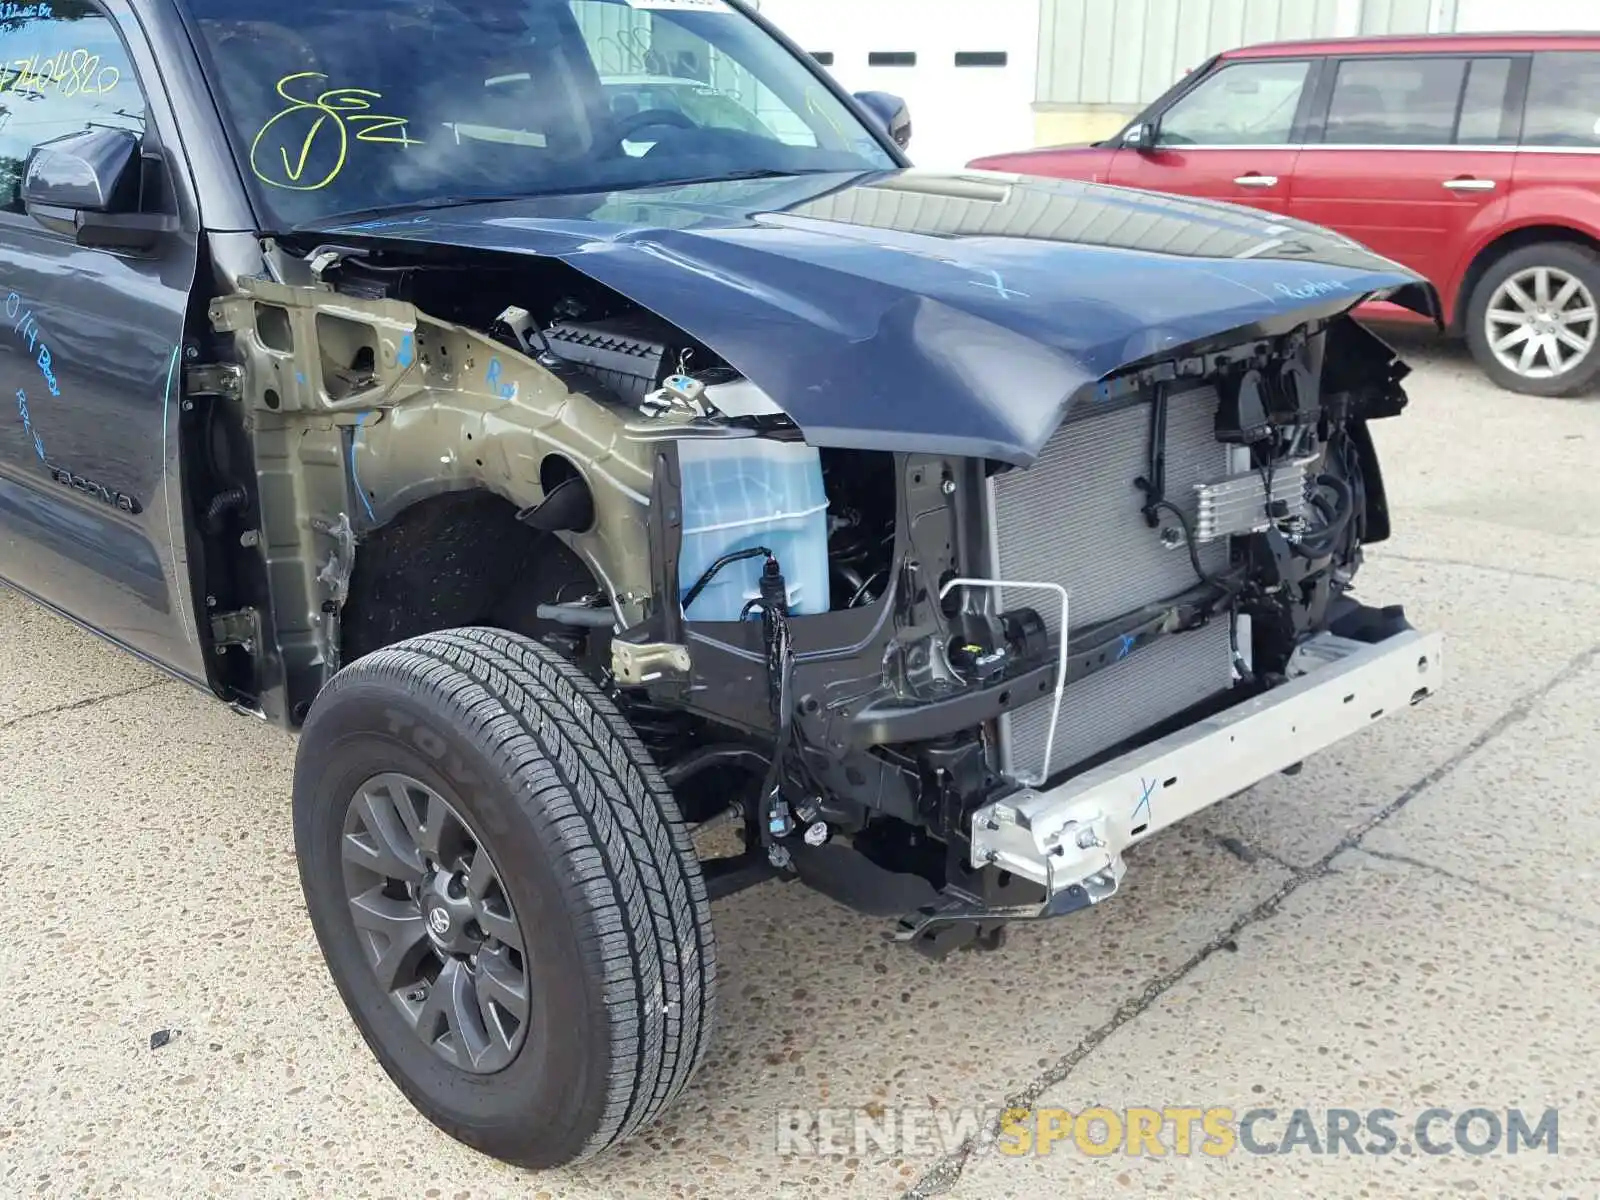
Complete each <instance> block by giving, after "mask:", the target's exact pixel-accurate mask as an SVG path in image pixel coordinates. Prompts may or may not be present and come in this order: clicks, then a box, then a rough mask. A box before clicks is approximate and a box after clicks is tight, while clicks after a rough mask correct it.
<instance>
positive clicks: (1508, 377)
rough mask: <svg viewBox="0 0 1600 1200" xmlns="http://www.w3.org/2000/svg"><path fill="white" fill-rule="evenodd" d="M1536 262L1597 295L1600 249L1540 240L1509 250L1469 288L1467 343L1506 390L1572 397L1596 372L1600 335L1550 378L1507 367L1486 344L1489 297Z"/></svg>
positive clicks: (1599, 370) (1599, 289)
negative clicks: (1581, 284)
mask: <svg viewBox="0 0 1600 1200" xmlns="http://www.w3.org/2000/svg"><path fill="white" fill-rule="evenodd" d="M1535 267H1551V268H1555V269H1557V270H1560V271H1564V272H1565V273H1566V274H1568V275H1570V276H1572V277H1573V278H1575V279H1578V280H1580V281H1581V282H1582V283H1583V284H1584V286H1585V287H1587V288H1588V289H1589V294H1590V295H1591V296H1594V297H1600V254H1596V253H1595V252H1594V251H1593V250H1591V249H1589V248H1588V247H1587V246H1580V245H1577V244H1575V243H1572V242H1539V243H1537V244H1535V245H1532V246H1524V247H1523V248H1522V249H1520V250H1513V251H1512V252H1511V253H1510V254H1507V255H1506V256H1505V257H1504V258H1501V259H1499V260H1497V261H1496V262H1494V263H1492V264H1491V265H1490V267H1489V269H1488V270H1487V271H1486V272H1484V275H1483V278H1482V279H1480V280H1478V282H1477V285H1476V286H1475V287H1474V288H1473V289H1472V296H1471V298H1470V299H1469V301H1468V304H1467V317H1466V334H1467V345H1468V346H1469V347H1470V348H1471V350H1472V356H1473V358H1475V359H1477V360H1478V365H1479V366H1481V367H1482V368H1483V369H1484V371H1485V373H1487V374H1488V376H1489V378H1490V379H1492V380H1494V382H1495V383H1497V384H1498V385H1499V386H1501V387H1503V388H1505V389H1506V390H1507V391H1512V392H1520V393H1522V394H1523V395H1526V396H1571V395H1574V394H1576V393H1578V392H1581V391H1583V390H1584V389H1586V388H1587V387H1589V386H1590V385H1591V384H1592V383H1594V382H1595V380H1596V377H1597V376H1600V338H1597V339H1596V341H1595V344H1594V346H1593V347H1591V348H1590V350H1589V352H1588V353H1587V354H1585V355H1584V356H1583V358H1582V359H1580V360H1579V361H1578V362H1576V363H1574V364H1573V365H1572V366H1570V367H1568V368H1567V369H1566V370H1564V371H1562V372H1561V373H1560V374H1559V375H1552V376H1550V377H1549V378H1543V379H1538V378H1529V377H1528V376H1525V375H1521V374H1518V373H1517V372H1516V371H1513V370H1511V369H1510V368H1509V367H1507V366H1506V365H1505V364H1504V363H1502V362H1501V361H1500V360H1499V359H1498V358H1496V357H1495V353H1494V351H1493V349H1491V348H1490V345H1489V333H1488V329H1487V317H1488V310H1489V303H1490V300H1491V299H1492V298H1493V296H1494V294H1495V292H1496V291H1497V290H1498V289H1499V288H1500V286H1501V285H1502V284H1503V283H1505V281H1506V280H1507V279H1510V278H1511V277H1512V276H1514V275H1517V274H1519V273H1521V272H1523V271H1527V270H1529V269H1530V268H1535Z"/></svg>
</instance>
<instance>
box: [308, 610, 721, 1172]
mask: <svg viewBox="0 0 1600 1200" xmlns="http://www.w3.org/2000/svg"><path fill="white" fill-rule="evenodd" d="M294 830H295V849H296V852H297V854H298V856H299V860H300V878H301V883H302V885H303V887H304V889H305V895H306V904H307V907H308V908H309V910H310V915H311V922H312V926H313V927H314V929H315V931H316V935H317V940H318V942H319V943H320V945H321V947H322V953H323V957H324V959H325V960H326V961H327V964H328V969H329V971H330V972H331V973H332V975H333V979H334V982H335V984H336V985H337V986H338V989H339V992H340V995H341V996H342V997H343V998H344V1002H345V1004H346V1006H347V1007H348V1008H349V1010H350V1013H351V1016H352V1017H353V1018H354V1019H355V1022H356V1024H357V1026H358V1027H359V1028H360V1030H361V1033H362V1035H363V1036H364V1037H365V1038H366V1041H367V1044H368V1045H369V1046H370V1047H371V1048H372V1051H373V1053H374V1054H375V1055H376V1056H377V1058H378V1061H379V1062H380V1063H381V1064H382V1066H383V1068H384V1070H386V1071H387V1072H388V1073H389V1075H390V1077H391V1078H392V1079H393V1080H394V1081H395V1083H396V1084H397V1085H398V1086H399V1088H400V1090H401V1091H402V1092H404V1093H405V1094H406V1096H407V1097H408V1098H409V1099H410V1100H411V1102H412V1103H413V1104H415V1105H416V1107H417V1108H418V1109H419V1110H421V1112H422V1113H423V1114H424V1115H425V1116H427V1117H428V1119H429V1120H431V1121H433V1122H434V1123H435V1124H436V1125H438V1126H439V1127H440V1128H441V1129H443V1130H444V1131H445V1132H446V1133H449V1134H450V1135H452V1136H453V1137H456V1138H458V1139H460V1140H461V1141H463V1142H465V1143H467V1144H468V1145H470V1146H473V1147H476V1148H477V1149H479V1150H482V1151H484V1152H485V1153H488V1154H491V1155H494V1156H495V1157H496V1158H501V1159H505V1160H507V1161H509V1162H513V1163H516V1164H518V1165H521V1166H530V1167H552V1166H559V1165H562V1164H566V1163H571V1162H574V1161H577V1160H579V1159H582V1158H587V1157H589V1156H590V1155H593V1154H595V1153H598V1152H599V1151H601V1150H604V1149H605V1148H606V1147H608V1146H610V1145H613V1144H614V1143H616V1142H619V1141H621V1140H622V1139H624V1138H626V1137H627V1136H629V1135H630V1134H631V1133H633V1132H634V1131H635V1130H637V1129H638V1128H639V1127H640V1126H642V1125H644V1124H646V1123H647V1122H649V1121H651V1120H653V1119H654V1118H655V1117H656V1116H657V1115H658V1114H659V1113H660V1112H661V1111H662V1110H663V1109H664V1108H665V1107H666V1106H667V1105H668V1104H669V1103H671V1101H672V1100H673V1098H674V1097H675V1096H677V1094H678V1093H679V1092H680V1091H681V1090H682V1089H683V1087H684V1085H685V1084H686V1083H687V1082H688V1080H689V1077H690V1075H691V1074H692V1073H693V1071H694V1069H695V1068H696V1067H697V1066H698V1065H699V1063H700V1060H701V1059H702V1058H703V1056H704V1054H705V1051H706V1047H707V1043H708V1041H709V1039H710V1036H711V1024H712V1009H713V1003H714V999H713V998H714V992H715V984H716V965H715V945H714V943H713V939H712V932H711V917H710V910H709V905H708V902H707V899H706V891H705V885H704V882H703V880H702V879H701V875H700V869H699V865H698V863H697V861H696V859H695V856H694V849H693V846H692V845H691V844H690V842H689V840H688V837H687V834H686V833H685V831H684V827H683V823H682V820H681V818H680V816H679V814H678V809H677V805H676V804H675V803H674V801H673V798H672V794H671V792H670V791H669V790H668V789H667V785H666V783H665V782H664V781H663V780H662V778H661V775H660V772H659V771H657V770H656V768H655V765H654V764H653V763H652V761H651V760H650V757H649V754H648V752H647V751H646V750H645V749H644V747H643V745H642V744H641V743H640V742H639V741H638V739H637V738H636V737H635V736H634V734H633V732H632V731H631V730H630V729H629V728H628V726H627V724H626V722H625V721H624V720H623V718H622V717H621V715H620V714H619V713H618V712H617V710H616V708H615V706H613V705H612V704H611V702H610V701H609V700H608V699H607V698H606V696H605V695H603V694H602V693H601V692H600V691H599V689H598V688H596V687H595V686H594V685H593V684H592V683H591V682H590V681H589V680H588V679H587V677H585V676H584V675H583V674H582V673H581V672H580V671H578V670H577V669H576V668H575V667H573V666H571V665H570V664H568V663H567V662H566V661H564V660H563V659H561V658H560V657H559V656H558V655H556V654H554V653H553V652H552V651H550V650H549V649H547V648H546V647H544V646H542V645H540V644H539V643H537V642H534V641H531V640H529V639H527V638H524V637H520V636H518V635H515V634H510V633H505V632H502V631H499V630H490V629H462V630H455V631H451V632H448V633H439V634H430V635H426V636H423V637H418V638H412V639H410V640H409V641H405V642H401V643H399V644H397V645H394V646H391V647H389V648H387V649H384V650H380V651H378V652H376V653H374V654H370V655H368V656H366V657H364V658H362V659H359V660H358V661H357V662H355V663H354V664H352V665H351V666H349V667H347V668H346V669H345V670H343V671H341V672H340V673H339V674H338V675H337V676H336V677H335V678H334V679H333V681H332V682H331V683H330V684H329V685H328V687H327V688H325V689H324V690H323V692H322V694H321V695H320V696H319V697H318V698H317V701H316V703H315V704H314V705H313V707H312V710H311V714H310V717H309V719H308V720H307V722H306V724H305V728H304V730H303V732H302V734H301V738H300V746H299V751H298V757H297V760H296V764H295V789H294Z"/></svg>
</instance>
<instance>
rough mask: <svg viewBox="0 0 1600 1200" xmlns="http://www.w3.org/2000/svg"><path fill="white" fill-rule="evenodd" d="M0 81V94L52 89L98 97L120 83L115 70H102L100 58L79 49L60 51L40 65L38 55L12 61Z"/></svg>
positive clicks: (67, 93)
mask: <svg viewBox="0 0 1600 1200" xmlns="http://www.w3.org/2000/svg"><path fill="white" fill-rule="evenodd" d="M3 70H4V77H3V78H0V92H5V91H13V92H25V91H27V92H39V93H43V92H44V91H45V89H47V88H50V87H54V88H56V89H57V90H58V91H59V92H60V93H61V94H62V95H63V96H80V95H81V96H97V95H103V94H104V93H106V92H109V91H111V90H112V89H113V88H115V87H116V86H117V84H118V83H120V82H121V81H122V72H121V71H119V70H117V68H116V67H102V66H101V65H100V56H99V55H98V54H95V53H94V52H93V51H90V50H85V49H84V48H83V47H81V46H79V47H78V48H77V49H74V50H59V51H57V52H56V53H55V54H52V55H49V56H48V57H47V58H45V60H44V61H43V62H42V63H41V62H40V61H39V56H38V55H37V54H35V55H34V56H33V57H32V58H16V59H12V60H11V62H10V63H9V64H7V65H6V66H5V67H4V68H3Z"/></svg>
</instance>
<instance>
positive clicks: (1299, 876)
mask: <svg viewBox="0 0 1600 1200" xmlns="http://www.w3.org/2000/svg"><path fill="white" fill-rule="evenodd" d="M1596 663H1600V643H1596V644H1595V645H1593V646H1590V647H1589V648H1588V649H1587V650H1585V651H1583V652H1582V653H1581V654H1578V655H1577V656H1576V657H1574V658H1571V659H1569V660H1568V661H1567V664H1566V665H1565V666H1564V667H1562V668H1561V670H1559V671H1557V672H1556V674H1555V675H1554V676H1553V677H1551V678H1550V679H1548V680H1547V681H1545V683H1543V684H1541V685H1540V686H1539V687H1537V688H1535V689H1534V690H1533V691H1531V692H1528V693H1527V694H1526V695H1524V696H1522V697H1521V698H1520V699H1518V700H1517V701H1516V702H1515V703H1514V704H1512V705H1511V707H1509V708H1508V709H1506V711H1505V712H1504V713H1502V714H1501V715H1500V716H1499V718H1497V719H1496V720H1495V721H1494V723H1493V724H1491V725H1490V726H1488V728H1486V729H1484V730H1483V731H1482V732H1480V733H1479V734H1478V735H1477V736H1476V737H1474V738H1473V739H1472V740H1471V741H1470V742H1468V743H1467V744H1466V745H1465V746H1462V747H1461V748H1460V749H1458V750H1457V751H1456V752H1455V753H1454V754H1451V755H1450V756H1449V757H1448V758H1446V759H1445V760H1444V761H1443V762H1442V763H1440V764H1439V765H1438V766H1437V767H1435V768H1433V770H1431V771H1429V772H1428V773H1427V774H1426V775H1423V776H1422V777H1421V778H1420V779H1418V780H1416V781H1415V782H1414V783H1412V784H1411V785H1410V786H1408V787H1407V788H1406V789H1405V790H1404V791H1402V792H1401V793H1400V794H1399V795H1398V796H1396V797H1395V798H1394V799H1393V800H1391V801H1389V803H1388V804H1386V805H1384V806H1383V807H1382V808H1381V809H1379V810H1378V811H1377V812H1375V813H1373V814H1372V815H1371V816H1369V817H1368V818H1367V819H1366V820H1364V821H1362V822H1361V823H1360V824H1359V825H1357V826H1356V827H1355V828H1353V829H1351V830H1350V832H1348V833H1346V834H1345V835H1344V837H1342V838H1340V839H1339V841H1338V844H1336V845H1335V846H1334V847H1333V849H1332V850H1330V851H1328V853H1326V854H1324V855H1323V856H1322V857H1321V858H1319V859H1318V860H1317V861H1316V862H1314V863H1312V864H1311V865H1310V866H1307V867H1298V868H1291V869H1292V870H1293V871H1294V874H1293V875H1291V876H1290V878H1288V879H1286V880H1285V881H1284V882H1283V883H1282V884H1281V885H1280V886H1279V887H1278V889H1277V891H1275V892H1273V893H1272V895H1270V896H1268V897H1267V898H1266V899H1265V900H1262V901H1261V902H1260V903H1259V904H1257V905H1256V906H1255V907H1254V908H1251V909H1249V910H1248V911H1247V912H1244V913H1242V914H1240V915H1239V916H1237V917H1235V918H1234V919H1233V921H1232V922H1231V923H1230V924H1229V925H1228V926H1227V928H1225V929H1223V930H1222V931H1221V932H1220V933H1218V934H1216V935H1215V936H1214V937H1212V939H1211V940H1210V941H1209V942H1207V943H1206V944H1205V945H1204V946H1202V947H1200V949H1198V950H1196V951H1195V952H1194V953H1193V954H1191V955H1190V956H1189V957H1188V958H1187V959H1186V960H1184V961H1183V962H1182V963H1179V964H1178V965H1177V966H1176V967H1174V968H1172V969H1171V970H1170V971H1167V972H1165V973H1163V974H1161V975H1158V976H1156V977H1155V978H1154V979H1152V980H1150V981H1149V982H1148V983H1146V984H1145V986H1144V988H1143V989H1142V990H1141V991H1140V992H1139V993H1138V994H1137V995H1135V996H1132V997H1130V998H1129V999H1127V1000H1124V1001H1123V1002H1122V1003H1121V1004H1120V1005H1118V1006H1117V1009H1116V1011H1115V1012H1113V1013H1112V1014H1111V1016H1110V1018H1108V1019H1107V1020H1106V1021H1105V1022H1104V1023H1102V1024H1101V1025H1099V1026H1097V1027H1096V1028H1095V1029H1093V1030H1091V1031H1090V1032H1089V1033H1088V1034H1087V1035H1086V1036H1085V1037H1084V1038H1083V1039H1082V1040H1081V1041H1080V1042H1079V1043H1078V1044H1077V1045H1076V1046H1074V1047H1073V1048H1072V1049H1071V1050H1069V1051H1068V1052H1067V1053H1066V1054H1064V1055H1062V1056H1061V1058H1059V1059H1057V1060H1056V1062H1055V1063H1054V1064H1053V1065H1052V1066H1050V1067H1048V1068H1046V1069H1045V1070H1044V1071H1042V1072H1040V1073H1039V1074H1038V1075H1037V1076H1035V1077H1034V1079H1033V1080H1032V1081H1031V1082H1030V1083H1028V1084H1026V1085H1024V1086H1023V1087H1022V1088H1020V1089H1019V1090H1017V1091H1015V1092H1013V1093H1012V1094H1011V1095H1009V1096H1007V1097H1006V1098H1005V1100H1004V1101H1003V1102H1002V1103H1001V1105H1000V1109H1001V1111H1002V1112H1004V1111H1006V1110H1009V1109H1014V1108H1020V1109H1028V1108H1032V1107H1033V1106H1034V1105H1035V1104H1036V1103H1037V1102H1038V1100H1039V1098H1040V1097H1041V1096H1042V1095H1044V1093H1045V1092H1046V1091H1048V1090H1049V1089H1050V1088H1052V1087H1055V1086H1056V1085H1057V1084H1058V1083H1061V1082H1063V1081H1065V1080H1066V1079H1067V1078H1068V1077H1069V1076H1070V1075H1071V1074H1072V1072H1073V1071H1074V1070H1075V1069H1076V1068H1077V1066H1078V1064H1079V1063H1081V1062H1082V1061H1083V1060H1084V1059H1086V1058H1088V1057H1089V1055H1090V1054H1092V1053H1094V1051H1095V1050H1096V1049H1098V1048H1099V1046H1100V1045H1101V1044H1102V1043H1103V1042H1105V1041H1106V1040H1107V1039H1108V1038H1109V1037H1111V1035H1112V1034H1114V1033H1116V1032H1117V1030H1119V1029H1121V1028H1122V1027H1123V1026H1124V1025H1126V1024H1128V1023H1129V1022H1130V1021H1133V1020H1134V1019H1135V1018H1137V1017H1139V1016H1141V1015H1143V1014H1144V1013H1145V1012H1146V1011H1147V1010H1149V1009H1150V1007H1151V1006H1152V1005H1154V1004H1155V1003H1156V1001H1157V1000H1159V999H1160V998H1161V997H1162V996H1163V995H1164V994H1165V993H1166V992H1167V991H1169V990H1170V989H1171V988H1172V987H1173V986H1174V985H1176V984H1178V983H1179V982H1181V981H1182V980H1183V979H1184V977H1185V976H1187V975H1188V974H1190V972H1192V971H1193V970H1194V969H1195V968H1196V967H1198V966H1199V965H1200V964H1201V963H1203V962H1205V961H1206V960H1207V959H1208V958H1210V957H1211V956H1212V955H1213V954H1216V953H1217V952H1218V951H1219V950H1221V949H1222V948H1223V946H1224V945H1226V944H1228V943H1230V942H1233V941H1234V940H1235V939H1236V938H1237V937H1238V935H1239V934H1240V933H1241V932H1243V931H1244V930H1245V929H1247V928H1249V927H1250V926H1252V925H1255V924H1258V923H1259V922H1261V921H1264V920H1266V919H1267V918H1268V917H1271V916H1273V915H1274V914H1275V913H1277V911H1278V909H1279V908H1280V907H1281V906H1282V905H1283V902H1284V901H1285V900H1286V899H1288V898H1289V897H1290V896H1292V895H1293V894H1294V893H1295V892H1297V891H1299V890H1300V889H1301V888H1302V887H1304V886H1305V885H1306V884H1308V883H1312V882H1315V881H1317V880H1321V879H1325V878H1328V877H1329V876H1331V875H1335V874H1337V873H1336V872H1334V871H1333V870H1332V869H1331V864H1332V863H1333V861H1334V859H1336V858H1338V857H1339V856H1340V855H1341V854H1343V853H1345V852H1346V851H1348V850H1356V849H1362V847H1361V845H1360V843H1361V839H1362V838H1364V837H1366V836H1367V834H1369V833H1370V832H1372V830H1373V829H1375V828H1377V826H1379V825H1381V824H1382V823H1383V822H1385V821H1387V820H1388V819H1389V818H1390V817H1392V816H1394V815H1395V813H1397V812H1399V811H1400V810H1401V809H1403V808H1405V806H1406V805H1408V804H1410V803H1411V802H1412V801H1413V800H1415V799H1416V798H1417V797H1418V796H1420V795H1421V794H1422V793H1423V792H1425V791H1427V790H1428V789H1429V788H1431V787H1432V786H1433V785H1434V784H1436V783H1438V782H1439V781H1440V780H1442V779H1444V778H1445V777H1446V776H1447V775H1449V774H1450V773H1451V772H1452V771H1454V770H1455V769H1456V768H1457V767H1459V766H1460V765H1461V764H1462V763H1464V762H1466V761H1467V760H1468V759H1469V758H1471V757H1472V756H1473V755H1474V754H1477V753H1478V751H1480V750H1482V749H1483V748H1484V747H1485V746H1487V745H1489V744H1490V743H1491V742H1493V741H1494V740H1495V739H1496V738H1498V737H1500V736H1501V735H1502V734H1504V733H1505V732H1506V731H1507V730H1509V729H1510V728H1511V727H1512V726H1514V725H1517V724H1519V723H1520V722H1522V721H1525V720H1527V718H1528V716H1529V714H1530V713H1532V711H1533V709H1534V707H1535V706H1536V705H1538V704H1539V702H1540V701H1542V700H1543V699H1544V698H1545V697H1546V696H1548V695H1550V693H1551V692H1553V691H1555V690H1556V689H1557V688H1559V687H1561V686H1562V685H1563V684H1565V683H1567V682H1568V681H1570V680H1572V679H1574V678H1576V677H1577V676H1579V675H1581V674H1582V673H1583V672H1584V671H1586V670H1588V669H1589V668H1590V667H1592V666H1594V665H1595V664H1596ZM1362 852H1363V853H1369V851H1366V850H1364V849H1363V850H1362ZM1475 886H1476V885H1475ZM1565 919H1569V920H1570V919H1571V918H1565ZM999 1134H1000V1122H999V1121H998V1120H995V1121H993V1122H991V1123H990V1124H989V1126H988V1127H987V1128H986V1129H984V1130H983V1131H981V1132H980V1133H978V1134H975V1135H972V1136H969V1137H967V1138H966V1139H964V1140H963V1141H962V1143H961V1145H959V1146H957V1147H956V1148H955V1149H954V1150H952V1151H951V1152H950V1153H948V1154H946V1155H944V1156H943V1157H942V1158H940V1159H939V1160H938V1161H936V1162H935V1163H934V1164H933V1165H932V1166H931V1167H929V1168H928V1170H927V1171H925V1172H923V1175H922V1178H921V1179H919V1180H917V1182H916V1183H914V1184H912V1185H911V1187H910V1188H909V1189H907V1191H906V1192H905V1194H904V1196H903V1200H927V1198H928V1197H931V1196H939V1195H943V1194H945V1193H946V1192H949V1191H950V1190H951V1189H952V1188H954V1187H955V1186H956V1184H957V1183H959V1182H960V1180H961V1174H962V1172H963V1171H965V1170H966V1167H967V1164H968V1163H969V1162H970V1161H971V1160H972V1158H973V1156H974V1155H975V1154H977V1153H978V1152H979V1151H981V1150H984V1149H987V1148H988V1147H989V1146H991V1145H993V1144H994V1142H995V1141H996V1140H997V1139H998V1137H999Z"/></svg>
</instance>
